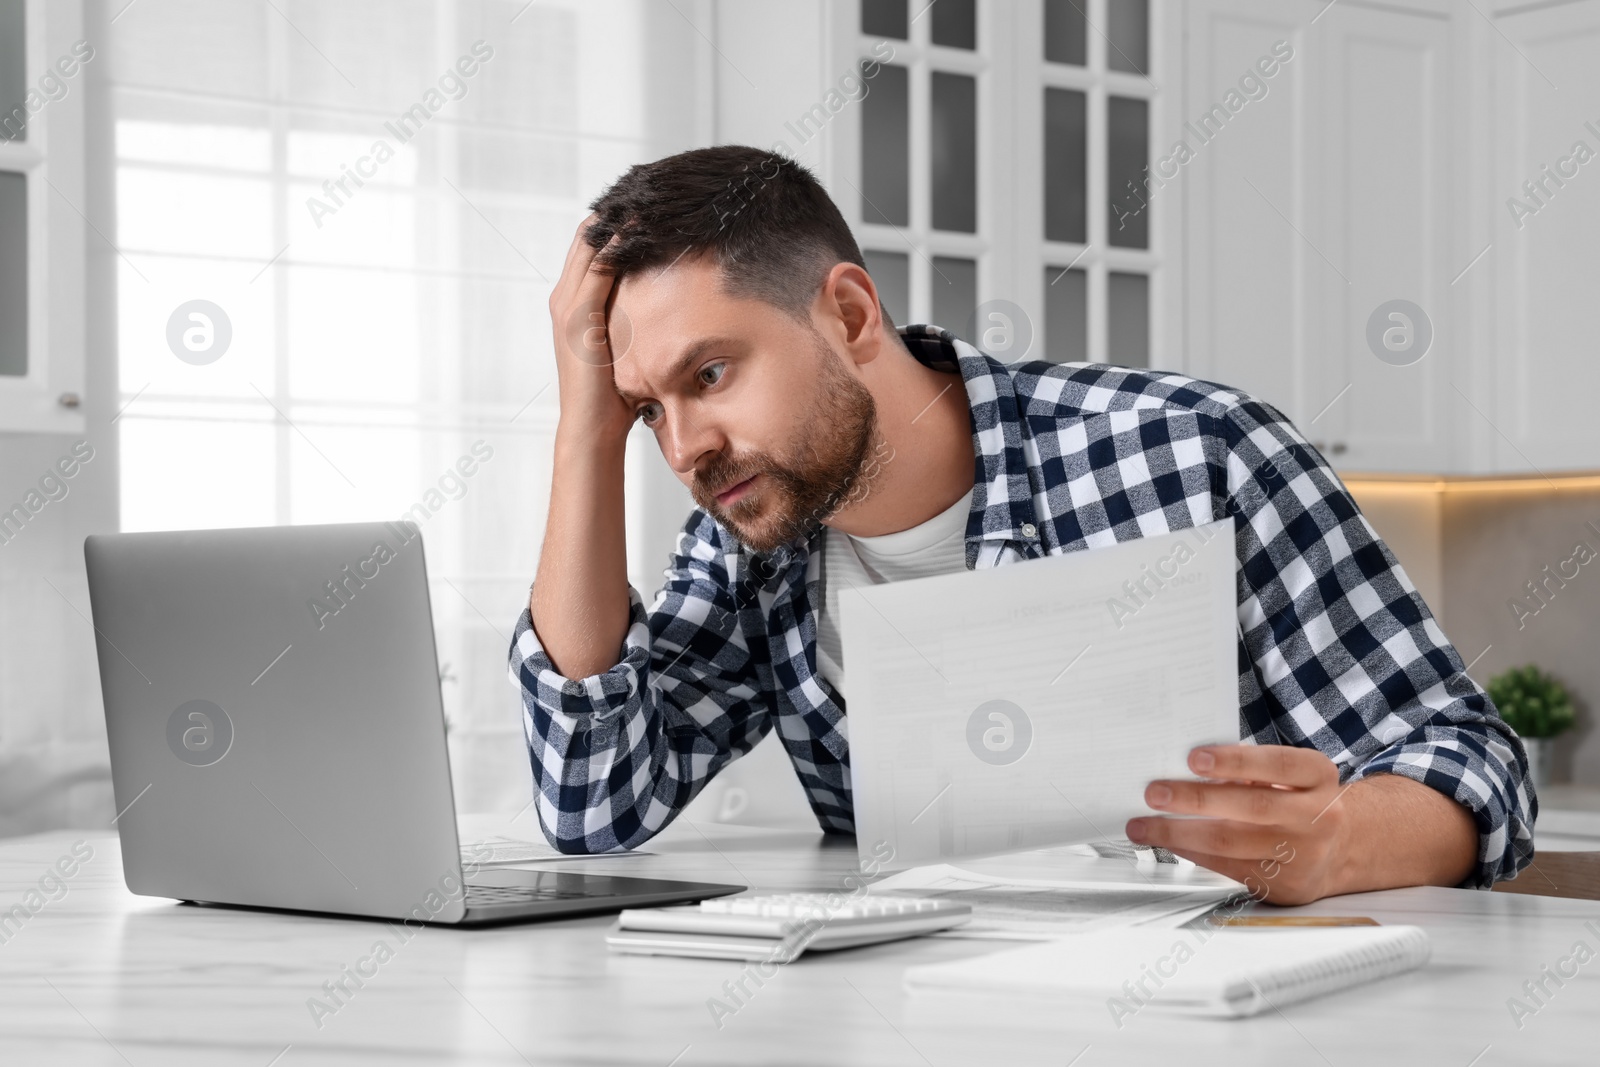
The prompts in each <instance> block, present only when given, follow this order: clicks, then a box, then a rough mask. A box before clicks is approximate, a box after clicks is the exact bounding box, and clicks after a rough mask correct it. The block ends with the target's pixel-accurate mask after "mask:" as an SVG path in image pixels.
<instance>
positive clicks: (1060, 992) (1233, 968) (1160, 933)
mask: <svg viewBox="0 0 1600 1067" xmlns="http://www.w3.org/2000/svg"><path fill="white" fill-rule="evenodd" d="M1431 951H1432V949H1431V946H1430V944H1429V941H1428V935H1427V933H1426V932H1424V931H1423V930H1422V928H1421V927H1418V926H1367V927H1344V928H1337V929H1308V930H1282V929H1273V930H1248V929H1246V930H1220V931H1219V930H1213V929H1205V928H1199V929H1183V930H1146V929H1120V930H1106V931H1101V932H1096V933H1088V934H1081V935H1078V936H1076V937H1069V938H1063V939H1061V940H1059V941H1050V942H1045V943H1043V944H1038V945H1030V946H1028V947H1027V948H1019V949H1012V950H1010V951H1007V952H998V953H995V954H994V955H991V956H980V957H978V958H976V959H968V960H957V961H954V962H951V963H936V964H929V965H926V966H922V967H912V968H909V969H908V970H907V971H906V978H905V981H906V986H907V987H908V988H910V989H912V990H935V989H945V990H960V991H963V992H985V991H986V992H995V993H1003V994H1007V995H1026V996H1034V997H1042V998H1048V999H1051V1000H1055V1001H1062V1000H1076V1001H1081V1002H1090V1003H1095V1004H1100V1003H1104V1004H1105V1005H1106V1006H1107V1007H1109V1008H1110V1010H1111V1012H1112V1015H1113V1016H1117V1015H1118V1013H1119V1011H1120V1012H1122V1013H1125V1014H1127V1015H1131V1014H1133V1013H1134V1012H1136V1011H1139V1010H1142V1009H1144V1008H1146V1007H1149V1008H1150V1009H1152V1010H1157V1011H1162V1010H1166V1011H1173V1012H1179V1013H1183V1014H1187V1015H1214V1016H1223V1017H1234V1018H1237V1017H1241V1016H1246V1015H1255V1014H1256V1013H1258V1012H1262V1011H1270V1010H1271V1009H1273V1008H1282V1007H1284V1006H1286V1005H1289V1004H1295V1003H1298V1002H1300V1001H1303V1000H1310V999H1311V998H1312V997H1318V996H1322V995H1324V994H1326V993H1333V992H1336V991H1338V990H1341V989H1347V988H1349V987H1351V986H1355V985H1366V984H1368V983H1370V982H1373V981H1376V980H1378V979H1380V978H1386V977H1388V976H1390V975H1395V974H1401V973H1403V972H1405V971H1409V970H1413V969H1415V968H1417V967H1420V966H1422V965H1423V964H1424V963H1426V962H1427V961H1428V957H1429V955H1430V954H1431Z"/></svg>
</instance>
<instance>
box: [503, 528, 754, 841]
mask: <svg viewBox="0 0 1600 1067" xmlns="http://www.w3.org/2000/svg"><path fill="white" fill-rule="evenodd" d="M665 575H666V584H665V585H664V586H663V587H662V589H661V591H660V592H659V593H658V594H657V595H656V599H655V603H654V604H653V606H652V607H651V608H650V609H649V610H648V611H647V610H646V609H645V606H644V602H643V600H642V598H641V597H640V595H639V593H638V591H637V590H636V589H634V588H633V587H632V586H630V587H629V589H628V597H629V622H628V630H627V634H626V635H625V637H624V640H623V646H622V648H621V649H620V651H619V656H618V660H617V663H616V665H615V666H614V667H612V668H611V669H609V670H607V671H605V672H603V673H600V674H595V675H590V676H589V677H586V678H568V677H566V676H564V675H562V674H561V673H559V672H558V671H557V670H556V669H555V667H554V665H553V664H552V663H551V660H550V657H549V656H548V655H546V653H545V651H544V646H543V645H542V644H541V643H540V642H539V637H538V634H537V633H536V632H535V631H534V628H533V622H532V618H531V615H530V613H529V612H528V611H527V610H526V609H524V610H523V612H522V615H521V617H520V618H519V619H518V620H517V626H516V631H515V633H514V635H513V637H512V642H511V650H510V663H509V669H510V676H511V681H512V682H513V684H515V685H516V686H517V687H518V689H519V690H520V692H521V696H522V723H523V732H524V735H525V737H526V739H527V744H528V752H529V758H530V761H531V763H532V767H533V786H534V790H535V793H536V797H535V799H536V808H537V811H538V813H539V822H540V825H541V826H542V827H543V829H544V833H545V837H546V838H547V839H548V840H549V841H550V843H551V844H552V845H553V846H554V847H556V848H557V849H559V850H561V851H562V852H568V853H594V852H609V851H614V850H617V849H629V848H636V847H638V846H639V845H641V844H643V843H644V842H645V841H647V840H649V839H650V838H651V837H652V836H654V835H655V834H656V833H658V832H660V831H661V829H662V828H663V827H665V826H666V825H667V824H668V823H669V822H671V821H672V819H673V817H674V816H676V815H677V814H678V812H680V811H682V810H683V809H684V807H686V806H687V805H688V804H689V802H690V801H691V800H693V799H694V797H695V796H696V795H697V794H698V793H699V792H700V790H701V789H703V788H704V787H705V785H706V783H708V782H709V781H710V780H711V778H712V777H713V776H714V775H715V774H716V773H717V772H718V771H719V770H720V769H721V768H722V767H724V766H726V765H727V763H728V762H729V761H731V760H733V759H735V758H737V757H738V756H741V755H743V754H744V753H746V752H748V751H749V750H750V749H751V748H753V747H754V746H755V743H756V742H757V741H759V740H760V739H761V738H762V736H764V735H765V733H766V732H767V730H769V729H771V726H772V722H771V716H770V712H769V708H768V703H769V702H768V701H767V700H766V699H765V698H764V697H763V695H762V693H761V691H760V689H759V687H758V686H757V684H756V672H755V669H754V664H753V660H752V655H751V651H750V644H749V642H748V641H747V639H746V635H745V633H744V623H745V621H746V620H744V619H743V618H742V617H741V612H740V607H739V604H738V602H737V599H736V597H735V595H734V591H733V587H732V584H731V582H730V581H729V575H728V567H727V563H726V560H725V557H724V555H723V550H722V547H721V532H720V530H718V529H717V527H716V525H715V523H713V522H712V520H711V519H710V518H709V517H708V516H706V515H704V513H703V512H699V511H696V512H695V514H694V516H693V517H691V519H690V522H689V524H688V526H687V527H686V528H685V530H684V532H682V533H680V534H679V535H678V545H677V549H676V551H675V552H674V553H673V556H672V559H671V562H670V564H669V566H668V568H667V570H666V572H665Z"/></svg>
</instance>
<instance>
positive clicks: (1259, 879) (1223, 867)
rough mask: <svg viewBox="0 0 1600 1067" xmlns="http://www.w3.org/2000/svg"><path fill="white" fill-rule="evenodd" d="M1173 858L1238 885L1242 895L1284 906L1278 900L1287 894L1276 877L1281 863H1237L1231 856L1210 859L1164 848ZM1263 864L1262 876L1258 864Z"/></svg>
mask: <svg viewBox="0 0 1600 1067" xmlns="http://www.w3.org/2000/svg"><path fill="white" fill-rule="evenodd" d="M1168 851H1169V852H1171V853H1172V854H1173V855H1175V856H1182V857H1183V858H1184V859H1186V860H1188V861H1190V862H1191V863H1195V864H1198V865H1199V866H1201V867H1204V868H1205V869H1206V870H1208V871H1215V872H1216V873H1218V874H1220V875H1222V876H1223V877H1224V878H1232V879H1233V880H1234V881H1235V882H1239V883H1241V884H1242V885H1243V886H1244V888H1245V892H1247V893H1249V894H1250V895H1251V896H1252V897H1254V898H1255V899H1256V900H1258V901H1266V902H1268V903H1272V904H1278V903H1286V902H1287V901H1284V900H1282V899H1281V898H1283V897H1286V896H1288V895H1290V893H1289V890H1288V887H1287V885H1285V884H1280V883H1283V881H1284V880H1283V879H1282V878H1279V877H1277V876H1278V874H1279V873H1280V872H1281V871H1282V870H1283V867H1282V865H1281V864H1275V863H1274V862H1273V861H1272V860H1241V859H1235V858H1234V857H1232V856H1213V855H1212V854H1210V853H1209V852H1191V851H1188V850H1185V849H1176V848H1174V849H1168ZM1263 863H1264V864H1266V867H1265V870H1266V871H1267V872H1270V873H1263V867H1262V864H1263Z"/></svg>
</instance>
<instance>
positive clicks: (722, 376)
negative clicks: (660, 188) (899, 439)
mask: <svg viewBox="0 0 1600 1067" xmlns="http://www.w3.org/2000/svg"><path fill="white" fill-rule="evenodd" d="M719 279H720V274H719V272H718V269H717V268H716V267H715V266H713V265H711V264H709V263H707V262H704V261H691V260H689V259H688V258H685V259H683V260H680V261H679V262H678V263H677V264H675V265H674V266H672V267H669V268H668V269H666V270H664V271H654V272H649V273H644V274H630V275H629V276H627V277H626V278H624V279H623V281H622V283H621V284H620V285H619V286H618V287H617V293H616V297H615V300H614V302H613V305H612V309H611V334H612V337H613V344H614V345H616V346H617V347H618V348H623V350H622V351H613V353H612V358H613V359H615V361H616V362H615V363H614V365H613V372H614V375H615V378H616V384H617V389H618V390H619V391H620V392H621V393H622V394H623V396H624V397H625V398H626V399H627V400H628V401H629V403H630V404H631V406H632V407H633V408H634V410H635V411H637V412H639V415H640V420H641V421H642V422H644V424H645V425H646V426H648V427H649V428H650V429H651V430H652V431H653V432H654V433H655V435H656V441H657V443H658V444H659V445H660V446H661V454H662V455H663V456H664V457H665V458H666V460H667V463H668V464H669V465H670V466H671V467H672V469H673V471H674V472H675V473H676V474H677V475H678V479H679V480H680V481H682V482H683V483H684V485H686V486H688V487H689V490H690V492H691V493H692V494H693V495H694V499H695V503H697V504H699V505H700V506H701V507H702V508H704V509H705V510H706V511H707V512H709V513H710V514H711V516H712V517H713V518H715V519H716V520H717V521H718V522H720V523H722V525H723V526H724V527H726V528H727V529H728V530H730V531H732V532H733V534H734V535H735V536H736V537H738V538H739V540H740V541H741V542H742V543H744V544H745V545H747V546H749V547H750V548H752V549H754V550H756V551H757V552H768V551H771V550H772V549H774V548H776V547H778V546H779V545H781V544H784V543H786V542H788V541H790V540H792V539H794V538H795V537H797V536H800V535H801V534H804V533H806V532H807V531H809V530H810V529H811V528H812V526H813V525H814V524H815V523H816V522H818V521H820V520H822V519H824V518H826V517H827V516H828V515H829V514H830V513H831V512H832V511H833V510H835V509H836V508H837V507H838V506H839V504H840V503H841V502H842V501H843V500H844V499H845V497H846V495H847V494H850V493H851V492H852V490H854V489H856V480H857V478H858V476H859V475H860V473H861V471H862V468H863V467H864V466H865V464H866V459H867V455H868V453H869V451H870V448H871V444H872V441H873V438H874V435H875V432H876V408H875V405H874V404H873V400H872V394H871V393H870V392H869V391H868V390H867V388H866V386H864V385H862V384H861V382H860V380H859V379H858V378H857V377H856V375H855V373H854V370H853V369H852V368H851V367H849V366H847V365H846V363H845V361H844V357H842V356H841V355H839V354H838V353H837V352H836V351H835V350H834V349H833V348H832V347H831V346H830V345H829V344H828V342H827V340H826V339H825V338H824V337H823V336H822V334H821V333H819V332H818V331H817V330H816V328H815V327H811V328H809V329H808V328H807V327H806V326H805V325H802V324H801V323H798V322H796V321H795V320H794V319H792V318H790V317H789V316H787V315H785V314H784V313H783V312H782V311H780V310H778V309H777V308H775V307H773V306H772V305H770V304H767V303H765V302H763V301H760V300H754V299H747V298H736V297H731V296H728V295H727V294H726V293H724V292H722V290H721V288H720V285H719ZM624 319H625V320H626V322H625V323H623V322H622V321H621V320H624ZM624 346H625V348H624Z"/></svg>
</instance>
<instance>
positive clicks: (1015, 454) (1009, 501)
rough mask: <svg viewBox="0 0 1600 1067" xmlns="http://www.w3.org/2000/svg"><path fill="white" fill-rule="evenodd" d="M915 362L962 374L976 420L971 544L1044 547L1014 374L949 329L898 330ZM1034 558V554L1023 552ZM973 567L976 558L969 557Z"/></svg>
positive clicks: (969, 527) (914, 327) (969, 522)
mask: <svg viewBox="0 0 1600 1067" xmlns="http://www.w3.org/2000/svg"><path fill="white" fill-rule="evenodd" d="M899 334H900V338H901V340H902V341H904V342H905V345H906V348H907V349H909V350H910V352H911V354H912V356H914V357H915V358H916V360H917V362H919V363H921V364H922V365H923V366H925V367H928V368H930V369H932V370H937V371H944V372H946V373H949V374H954V373H956V372H958V371H959V372H960V374H961V380H962V383H963V384H964V385H965V386H966V389H967V404H968V406H969V407H970V409H971V415H972V456H973V492H972V510H971V512H970V513H969V514H968V517H967V541H968V543H969V546H970V545H971V543H972V542H974V541H1016V542H1019V543H1020V544H1022V545H1031V546H1038V545H1039V544H1040V534H1039V519H1038V514H1037V512H1036V511H1035V509H1034V495H1033V478H1032V471H1031V469H1030V468H1029V466H1028V459H1027V453H1026V450H1027V448H1028V447H1029V444H1028V443H1027V437H1028V434H1027V427H1026V425H1025V424H1024V422H1023V419H1022V415H1021V412H1020V411H1019V409H1018V407H1017V394H1016V389H1015V388H1014V387H1013V383H1012V379H1011V372H1010V371H1009V370H1008V369H1007V368H1006V365H1005V364H1004V363H1001V362H1000V361H999V360H997V359H995V358H993V357H992V356H987V355H985V354H984V353H982V352H980V351H978V349H976V348H974V347H973V346H972V345H970V344H968V343H967V342H966V341H963V340H961V338H959V337H957V336H956V335H955V334H953V333H951V332H950V331H949V330H944V329H941V328H939V327H938V326H927V325H910V326H902V327H900V329H899ZM1025 551H1026V552H1027V554H1029V555H1032V554H1035V553H1034V550H1033V549H1025ZM968 559H969V564H970V562H971V559H972V554H971V553H970V552H969V554H968Z"/></svg>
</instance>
